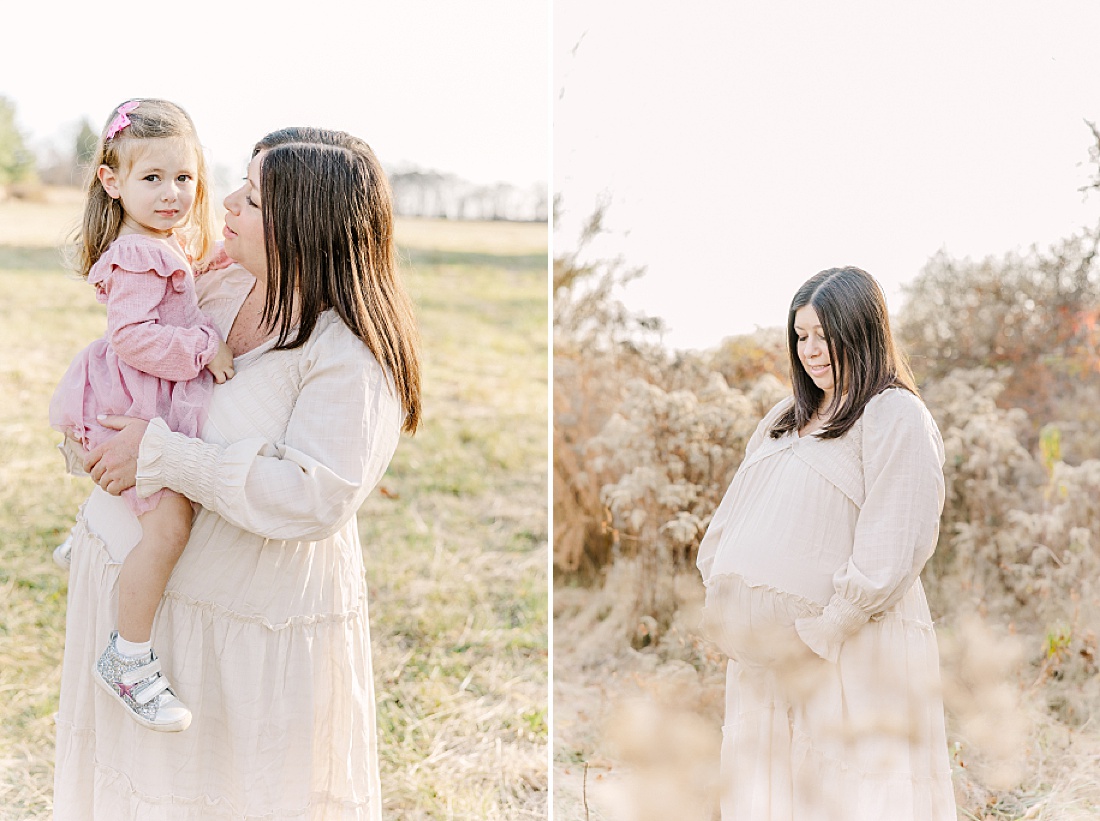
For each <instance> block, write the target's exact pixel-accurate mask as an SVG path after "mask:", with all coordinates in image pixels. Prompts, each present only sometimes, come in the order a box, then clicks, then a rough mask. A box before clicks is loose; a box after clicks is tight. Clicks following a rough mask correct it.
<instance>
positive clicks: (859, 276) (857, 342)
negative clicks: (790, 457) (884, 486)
mask: <svg viewBox="0 0 1100 821" xmlns="http://www.w3.org/2000/svg"><path fill="white" fill-rule="evenodd" d="M806 305H809V306H811V307H812V308H813V309H814V311H815V312H816V313H817V316H818V319H819V320H820V322H821V329H822V331H823V332H824V334H825V342H826V344H827V345H828V346H829V361H830V362H831V363H832V366H833V368H832V369H833V379H834V383H833V384H834V387H833V400H832V402H831V403H830V406H829V407H828V408H822V407H821V402H822V400H823V399H824V397H825V392H824V391H822V390H821V389H820V388H819V387H817V385H815V384H814V381H813V379H811V378H810V375H809V374H808V373H806V369H805V368H804V367H803V366H802V362H801V360H799V358H798V334H797V333H796V332H795V330H794V315H795V314H796V313H797V312H798V310H799V309H800V308H803V307H805V306H806ZM787 354H788V357H789V359H790V366H791V384H792V385H793V386H794V404H793V405H792V406H791V407H790V408H788V409H787V410H786V411H784V413H783V414H782V415H781V416H780V417H779V418H778V419H777V420H776V421H775V424H774V425H773V426H772V429H771V431H770V433H771V436H772V437H773V438H776V439H777V438H779V437H780V436H782V435H783V434H785V433H788V432H790V431H792V430H799V429H801V428H803V427H805V426H806V425H807V424H808V423H809V421H810V419H811V418H812V417H813V415H814V413H815V412H817V411H822V412H828V413H830V414H831V418H830V419H829V422H828V424H827V425H826V426H825V427H824V428H823V429H822V430H821V432H820V433H818V434H817V435H818V436H819V437H820V438H822V439H836V438H837V437H840V436H843V435H844V434H845V433H847V432H848V430H849V429H850V428H851V427H852V425H854V424H855V423H856V421H857V420H858V419H859V417H860V416H862V415H863V409H864V408H865V407H866V406H867V403H868V402H870V401H871V399H873V398H874V397H876V396H878V395H879V394H880V393H882V392H883V391H884V390H886V389H887V388H904V389H905V390H907V391H909V392H910V393H912V394H914V395H919V394H917V387H916V381H915V380H914V379H913V372H912V371H911V370H910V369H909V363H908V362H906V360H905V357H904V356H903V355H902V353H901V351H900V350H899V349H898V347H897V345H896V344H895V343H894V336H893V334H892V333H891V331H890V316H889V314H888V313H887V311H886V298H885V297H884V296H883V293H882V289H881V288H880V287H879V284H878V283H877V282H876V281H875V279H874V277H872V276H871V275H870V274H868V273H867V272H866V271H863V270H861V269H859V268H851V267H849V268H829V269H828V270H826V271H822V272H821V273H819V274H815V275H814V276H812V277H811V278H810V279H808V280H807V281H806V283H805V284H804V285H803V286H802V287H801V288H799V289H798V292H797V293H796V294H795V295H794V299H792V300H791V309H790V312H789V313H788V314H787Z"/></svg>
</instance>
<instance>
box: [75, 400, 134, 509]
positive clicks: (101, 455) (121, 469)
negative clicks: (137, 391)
mask: <svg viewBox="0 0 1100 821" xmlns="http://www.w3.org/2000/svg"><path fill="white" fill-rule="evenodd" d="M98 421H99V424H101V425H103V427H105V428H110V429H111V430H117V431H118V433H117V434H115V435H114V436H112V437H111V438H110V439H108V440H107V441H106V442H104V443H103V444H102V445H100V446H99V447H97V448H93V449H92V450H90V451H88V455H87V456H86V457H84V470H86V471H88V475H89V476H91V477H92V480H93V481H94V482H95V483H96V484H97V485H99V486H100V487H101V488H103V489H104V490H105V491H107V492H108V493H110V494H111V495H112V496H118V495H119V494H120V493H122V491H124V490H129V489H130V488H132V487H133V486H134V485H135V484H137V458H138V451H139V449H140V448H141V438H142V437H143V436H145V429H146V428H147V427H149V423H148V422H146V421H145V420H144V419H135V418H133V417H132V416H104V417H103V418H102V419H99V420H98Z"/></svg>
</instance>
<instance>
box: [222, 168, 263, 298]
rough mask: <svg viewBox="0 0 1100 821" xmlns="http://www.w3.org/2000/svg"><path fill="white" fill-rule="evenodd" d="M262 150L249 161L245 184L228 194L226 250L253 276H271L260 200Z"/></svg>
mask: <svg viewBox="0 0 1100 821" xmlns="http://www.w3.org/2000/svg"><path fill="white" fill-rule="evenodd" d="M265 153H267V152H264V151H261V152H260V153H259V154H257V155H256V156H255V157H253V158H252V162H250V163H249V164H248V175H247V177H246V178H245V181H244V184H243V185H241V187H240V188H238V189H237V190H236V191H234V192H233V193H232V194H230V195H229V196H227V197H226V198H225V209H226V211H227V212H228V213H226V215H225V230H224V231H222V234H223V236H225V252H226V253H227V254H229V256H231V257H232V258H233V259H235V260H236V261H237V262H239V263H240V264H241V265H243V266H244V267H245V268H246V269H247V270H248V271H249V272H250V273H251V274H252V275H253V276H255V277H266V276H267V253H266V251H265V246H264V220H263V210H262V203H261V202H260V165H261V163H262V162H263V158H264V154H265Z"/></svg>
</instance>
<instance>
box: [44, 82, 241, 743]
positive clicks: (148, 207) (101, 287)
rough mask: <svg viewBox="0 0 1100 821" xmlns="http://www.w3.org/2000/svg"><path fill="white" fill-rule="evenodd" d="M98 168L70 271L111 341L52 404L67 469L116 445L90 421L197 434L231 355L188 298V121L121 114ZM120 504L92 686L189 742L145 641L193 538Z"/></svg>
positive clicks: (179, 516)
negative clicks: (111, 588) (100, 308)
mask: <svg viewBox="0 0 1100 821" xmlns="http://www.w3.org/2000/svg"><path fill="white" fill-rule="evenodd" d="M93 168H94V173H93V174H92V175H91V176H90V178H89V181H88V188H87V192H86V201H85V206H84V221H83V226H82V228H81V232H80V244H79V245H80V247H79V256H78V266H79V270H80V273H81V275H82V276H84V277H86V278H87V280H88V282H89V283H90V284H92V285H94V286H95V287H96V298H97V299H98V300H99V301H100V302H103V303H105V304H106V305H107V332H106V334H104V336H103V337H102V338H100V339H97V340H96V341H95V342H93V343H92V344H91V345H89V346H88V347H87V348H85V349H84V350H83V351H82V352H81V353H80V354H79V355H78V356H77V357H76V359H75V360H74V361H73V363H72V364H71V365H70V366H69V369H68V371H67V372H66V373H65V376H64V377H63V378H62V380H61V384H60V385H58V388H57V391H56V392H55V394H54V397H53V400H52V402H51V403H50V424H51V425H53V426H54V427H55V428H57V429H58V430H60V431H62V432H63V433H64V434H65V435H66V444H65V446H63V448H62V450H63V452H65V453H66V460H67V461H68V462H69V466H70V469H75V468H76V467H77V466H79V464H80V457H81V456H82V454H81V453H80V450H79V449H78V448H76V447H75V444H74V441H75V443H78V444H79V446H80V447H81V448H83V450H84V451H88V450H91V449H92V448H95V447H96V446H98V445H100V444H102V443H103V442H104V441H105V440H106V439H108V438H109V437H110V436H112V435H113V434H114V431H112V430H109V429H107V428H106V427H104V426H103V425H101V424H100V423H99V421H98V420H97V417H100V418H102V417H103V416H105V415H125V416H135V417H141V418H144V419H153V418H156V417H160V418H162V419H164V420H165V422H166V423H167V424H168V426H169V427H171V428H172V429H173V430H176V431H179V432H181V433H184V434H186V435H188V436H197V435H198V431H199V426H200V424H201V422H202V419H203V415H204V412H205V407H206V402H207V400H208V398H209V396H210V393H211V391H212V389H213V383H214V382H215V381H217V382H224V381H225V380H226V379H228V378H230V377H232V376H233V355H232V353H231V352H230V349H229V347H228V346H227V345H226V344H225V342H223V341H222V339H221V337H220V336H219V335H218V332H217V330H216V329H215V327H214V325H213V323H212V322H211V321H210V319H209V318H208V317H206V316H205V315H204V314H203V313H202V312H200V311H199V307H198V302H197V300H196V298H195V282H194V277H193V274H192V271H191V265H190V260H191V258H192V257H194V258H196V259H201V258H204V257H206V256H208V255H209V254H210V252H211V250H212V246H213V216H212V209H211V203H210V199H209V191H208V187H207V181H206V168H205V164H204V162H203V155H202V149H201V147H200V145H199V141H198V136H197V135H196V133H195V127H194V125H193V124H192V122H191V119H190V117H188V116H187V114H186V112H184V111H183V109H181V108H180V107H179V106H177V105H175V104H173V103H170V102H167V101H165V100H152V99H141V100H130V101H129V102H127V103H124V104H123V105H120V106H119V107H118V108H117V109H116V110H115V112H114V113H113V115H112V117H111V119H110V121H109V122H108V124H107V126H106V128H105V129H104V131H103V137H102V139H101V140H100V142H99V148H98V151H97V154H96V160H95V163H94V165H93ZM66 446H67V447H66ZM122 497H123V499H124V500H125V501H126V503H127V505H128V507H129V508H130V510H131V511H132V512H133V513H134V515H135V516H137V518H138V521H139V522H140V523H141V530H142V538H141V541H140V542H139V543H138V544H137V546H135V547H134V549H133V550H132V551H131V552H130V554H129V555H128V556H127V557H126V560H125V562H124V563H123V565H122V569H121V571H120V573H119V580H118V622H117V629H116V630H115V631H114V632H113V633H112V634H111V636H110V638H109V639H108V640H107V646H106V648H105V649H104V650H103V653H102V655H101V656H100V658H99V661H98V662H97V663H96V670H95V675H94V680H95V681H96V683H97V684H99V685H100V686H101V687H102V688H103V689H104V690H105V691H106V692H108V693H109V694H110V695H111V696H112V697H113V698H114V699H115V700H116V701H118V702H119V703H120V704H121V705H123V706H124V707H125V708H126V711H127V713H128V714H129V715H130V716H131V717H132V718H133V719H134V720H135V721H137V722H139V723H140V724H142V725H144V726H146V727H149V728H151V729H154V730H160V731H166V732H177V731H180V730H185V729H187V727H188V725H189V724H190V723H191V712H190V710H188V709H187V707H185V706H184V705H183V704H182V703H181V702H180V700H179V699H178V698H176V695H175V693H173V691H172V689H171V687H170V686H169V683H168V681H167V679H166V678H165V677H164V676H163V675H161V672H160V662H159V661H158V660H157V657H156V654H155V653H154V652H153V650H152V647H151V645H150V635H151V630H152V626H153V617H154V615H155V614H156V611H157V606H158V604H159V603H160V599H161V596H162V595H163V594H164V589H165V586H166V585H167V583H168V577H169V576H170V575H171V573H172V569H173V568H174V567H175V564H176V562H177V560H178V559H179V557H180V554H181V553H182V551H183V548H184V545H185V544H186V543H187V539H188V536H189V535H190V531H191V518H192V509H191V503H190V502H189V501H188V500H187V499H185V498H183V497H182V496H179V495H178V494H176V493H173V492H171V491H167V490H162V491H159V492H157V493H155V494H153V495H152V496H150V497H148V498H145V499H142V498H138V496H137V493H136V490H134V489H130V490H127V491H124V492H123V494H122Z"/></svg>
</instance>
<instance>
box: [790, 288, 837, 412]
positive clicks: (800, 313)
mask: <svg viewBox="0 0 1100 821" xmlns="http://www.w3.org/2000/svg"><path fill="white" fill-rule="evenodd" d="M794 332H795V334H797V335H798V359H799V361H800V362H801V363H802V367H803V368H805V369H806V373H808V374H809V375H810V379H812V380H813V381H814V384H815V385H817V387H819V388H820V389H821V390H822V391H824V392H825V406H826V407H827V406H828V404H829V403H830V402H832V401H833V388H834V386H835V385H836V381H835V374H834V372H833V363H832V362H830V361H829V345H828V342H827V341H826V339H825V331H824V330H823V329H822V327H821V321H820V320H819V319H818V316H817V311H815V310H814V309H813V306H812V305H803V306H802V307H801V308H799V309H798V310H797V311H795V314H794Z"/></svg>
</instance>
